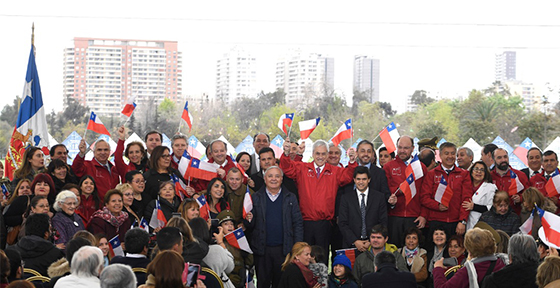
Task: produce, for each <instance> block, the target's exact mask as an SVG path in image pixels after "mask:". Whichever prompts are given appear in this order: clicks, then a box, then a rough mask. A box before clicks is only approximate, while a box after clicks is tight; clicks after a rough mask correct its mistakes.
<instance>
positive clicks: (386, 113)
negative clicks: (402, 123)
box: [375, 102, 397, 117]
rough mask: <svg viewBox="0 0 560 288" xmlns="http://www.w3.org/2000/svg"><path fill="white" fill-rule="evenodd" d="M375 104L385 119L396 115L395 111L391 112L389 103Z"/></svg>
mask: <svg viewBox="0 0 560 288" xmlns="http://www.w3.org/2000/svg"><path fill="white" fill-rule="evenodd" d="M375 104H376V105H377V106H378V107H379V108H381V109H382V110H383V116H385V117H391V116H394V115H395V114H396V113H397V110H393V108H392V107H391V103H389V102H376V103H375Z"/></svg>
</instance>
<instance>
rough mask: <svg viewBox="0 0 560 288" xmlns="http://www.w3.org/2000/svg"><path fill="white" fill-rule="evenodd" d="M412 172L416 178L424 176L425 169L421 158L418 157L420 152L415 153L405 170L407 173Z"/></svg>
mask: <svg viewBox="0 0 560 288" xmlns="http://www.w3.org/2000/svg"><path fill="white" fill-rule="evenodd" d="M410 173H412V174H414V179H417V180H418V179H420V178H422V177H424V171H423V170H422V163H421V162H420V159H418V154H416V155H414V157H413V158H412V160H411V161H410V163H409V164H408V166H406V169H405V170H404V174H405V175H409V174H410Z"/></svg>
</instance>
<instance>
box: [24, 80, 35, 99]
mask: <svg viewBox="0 0 560 288" xmlns="http://www.w3.org/2000/svg"><path fill="white" fill-rule="evenodd" d="M32 83H33V79H31V81H29V82H25V86H24V87H23V94H24V95H25V97H29V98H31V99H33V95H31V94H33V93H31V86H32Z"/></svg>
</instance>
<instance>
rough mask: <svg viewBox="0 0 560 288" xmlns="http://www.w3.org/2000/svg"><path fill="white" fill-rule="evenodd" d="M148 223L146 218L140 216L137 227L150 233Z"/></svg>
mask: <svg viewBox="0 0 560 288" xmlns="http://www.w3.org/2000/svg"><path fill="white" fill-rule="evenodd" d="M149 226H150V224H149V223H148V221H147V220H146V219H144V217H142V219H140V224H139V225H138V227H140V228H142V229H144V231H146V232H148V233H150V227H149Z"/></svg>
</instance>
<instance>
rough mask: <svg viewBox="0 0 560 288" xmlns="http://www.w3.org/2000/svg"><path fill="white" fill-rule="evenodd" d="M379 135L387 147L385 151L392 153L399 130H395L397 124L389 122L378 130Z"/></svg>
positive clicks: (395, 148)
mask: <svg viewBox="0 0 560 288" xmlns="http://www.w3.org/2000/svg"><path fill="white" fill-rule="evenodd" d="M379 137H381V140H382V141H383V144H384V145H385V147H386V148H387V153H393V152H394V151H395V150H397V147H396V143H397V139H399V137H400V135H399V131H397V126H395V123H393V122H391V123H389V125H387V127H385V128H383V130H381V132H379Z"/></svg>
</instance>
